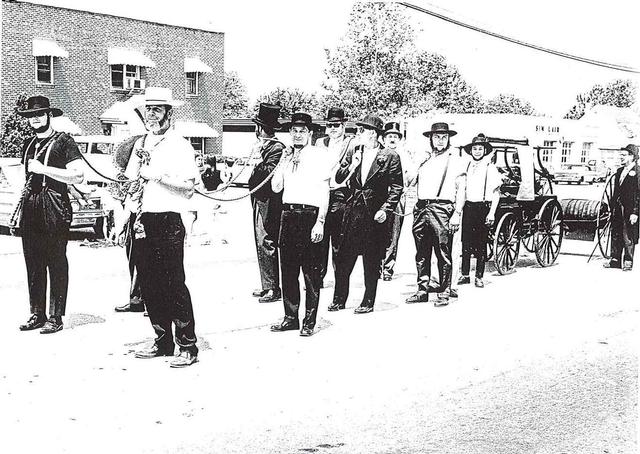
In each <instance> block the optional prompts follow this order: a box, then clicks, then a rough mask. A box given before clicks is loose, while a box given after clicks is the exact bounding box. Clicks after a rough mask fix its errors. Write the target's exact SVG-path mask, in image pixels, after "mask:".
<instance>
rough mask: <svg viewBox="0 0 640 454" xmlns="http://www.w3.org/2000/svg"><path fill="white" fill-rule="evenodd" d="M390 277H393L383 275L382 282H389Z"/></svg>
mask: <svg viewBox="0 0 640 454" xmlns="http://www.w3.org/2000/svg"><path fill="white" fill-rule="evenodd" d="M392 277H393V276H392V275H391V274H383V275H382V280H383V281H390V280H391V278H392Z"/></svg>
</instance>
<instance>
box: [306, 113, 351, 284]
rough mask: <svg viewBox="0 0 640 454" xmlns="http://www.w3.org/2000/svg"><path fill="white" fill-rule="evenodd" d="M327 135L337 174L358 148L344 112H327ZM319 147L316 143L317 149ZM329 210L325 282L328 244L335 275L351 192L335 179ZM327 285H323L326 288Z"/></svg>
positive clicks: (325, 143) (326, 144)
mask: <svg viewBox="0 0 640 454" xmlns="http://www.w3.org/2000/svg"><path fill="white" fill-rule="evenodd" d="M325 121H326V132H327V136H326V137H323V138H322V139H321V140H320V145H322V146H324V147H326V148H327V149H328V151H329V152H330V158H331V159H335V163H336V167H335V169H334V170H333V171H332V174H333V175H335V172H336V171H337V170H338V166H339V164H340V162H341V161H342V159H343V158H344V157H345V155H346V154H347V152H348V151H349V150H352V149H353V148H354V146H355V144H356V141H355V140H354V138H355V136H354V135H353V134H345V123H346V121H347V119H346V117H345V116H344V110H343V109H341V108H339V107H332V108H330V109H329V111H328V112H327V117H326V119H325ZM317 144H318V143H317V142H316V145H317ZM329 187H330V191H329V210H328V212H327V220H326V222H325V226H324V240H322V244H323V251H322V272H321V274H322V281H323V282H324V278H325V276H326V274H327V265H328V263H329V241H331V260H332V262H333V271H334V275H335V268H336V253H337V246H338V239H339V235H340V230H341V228H342V217H343V216H344V204H345V202H346V201H347V199H348V198H349V195H350V193H351V191H350V190H349V188H348V187H347V185H346V184H345V183H342V184H338V183H336V180H335V178H331V181H330V183H329ZM323 285H324V284H323Z"/></svg>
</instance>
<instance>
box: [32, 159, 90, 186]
mask: <svg viewBox="0 0 640 454" xmlns="http://www.w3.org/2000/svg"><path fill="white" fill-rule="evenodd" d="M27 170H28V171H29V172H33V173H37V174H40V175H45V176H47V177H49V178H53V179H54V180H58V181H60V182H62V183H66V184H79V183H82V182H83V181H84V170H83V163H82V160H81V159H74V160H73V161H71V162H69V163H67V165H66V166H65V168H64V169H59V168H58V167H51V166H45V165H44V164H42V163H41V162H40V161H38V160H37V159H29V161H28V163H27Z"/></svg>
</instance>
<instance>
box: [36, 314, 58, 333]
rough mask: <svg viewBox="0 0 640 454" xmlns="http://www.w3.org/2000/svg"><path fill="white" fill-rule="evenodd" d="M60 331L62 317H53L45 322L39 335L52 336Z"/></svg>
mask: <svg viewBox="0 0 640 454" xmlns="http://www.w3.org/2000/svg"><path fill="white" fill-rule="evenodd" d="M61 329H62V317H57V316H53V317H49V320H47V321H46V322H45V324H44V326H43V327H42V329H41V330H40V334H53V333H57V332H58V331H60V330H61Z"/></svg>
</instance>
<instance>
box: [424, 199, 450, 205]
mask: <svg viewBox="0 0 640 454" xmlns="http://www.w3.org/2000/svg"><path fill="white" fill-rule="evenodd" d="M430 203H453V202H452V201H451V200H445V199H418V201H417V202H416V205H418V204H420V205H428V204H430Z"/></svg>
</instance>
